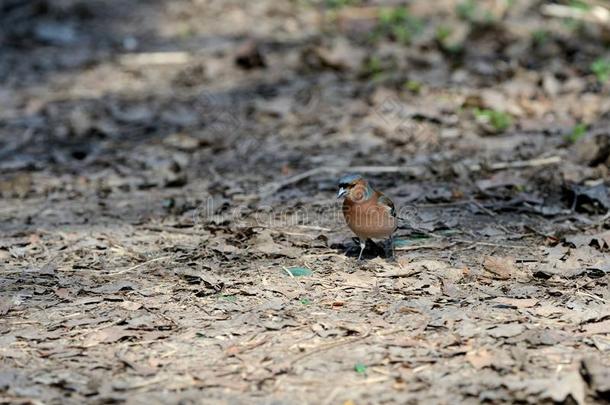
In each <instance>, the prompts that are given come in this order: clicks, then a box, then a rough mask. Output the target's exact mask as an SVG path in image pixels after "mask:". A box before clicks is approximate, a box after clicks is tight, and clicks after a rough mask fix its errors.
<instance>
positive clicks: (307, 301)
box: [300, 298, 311, 305]
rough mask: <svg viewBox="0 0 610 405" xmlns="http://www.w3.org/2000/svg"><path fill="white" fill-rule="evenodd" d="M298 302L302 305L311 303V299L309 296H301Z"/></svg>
mask: <svg viewBox="0 0 610 405" xmlns="http://www.w3.org/2000/svg"><path fill="white" fill-rule="evenodd" d="M300 303H301V304H303V305H309V304H311V300H310V299H309V298H301V300H300Z"/></svg>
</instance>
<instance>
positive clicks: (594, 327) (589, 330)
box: [583, 319, 610, 335]
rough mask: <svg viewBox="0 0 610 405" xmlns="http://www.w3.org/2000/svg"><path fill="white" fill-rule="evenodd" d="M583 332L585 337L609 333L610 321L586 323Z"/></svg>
mask: <svg viewBox="0 0 610 405" xmlns="http://www.w3.org/2000/svg"><path fill="white" fill-rule="evenodd" d="M583 331H584V334H585V335H600V334H604V333H610V319H608V320H605V321H602V322H597V323H588V324H586V325H585V326H584V327H583Z"/></svg>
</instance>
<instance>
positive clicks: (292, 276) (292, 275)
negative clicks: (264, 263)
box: [282, 266, 294, 278]
mask: <svg viewBox="0 0 610 405" xmlns="http://www.w3.org/2000/svg"><path fill="white" fill-rule="evenodd" d="M282 268H283V269H284V271H285V272H286V273H287V274H288V275H289V276H290V278H294V274H292V273H291V272H290V270H288V269H287V268H286V266H282Z"/></svg>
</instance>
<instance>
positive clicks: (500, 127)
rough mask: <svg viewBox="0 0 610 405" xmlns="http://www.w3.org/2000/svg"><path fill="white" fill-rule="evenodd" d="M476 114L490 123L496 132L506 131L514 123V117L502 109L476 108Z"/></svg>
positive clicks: (478, 117)
mask: <svg viewBox="0 0 610 405" xmlns="http://www.w3.org/2000/svg"><path fill="white" fill-rule="evenodd" d="M474 116H475V117H476V118H477V119H479V120H482V121H484V122H486V123H488V124H490V125H491V126H492V128H493V129H494V130H495V131H496V132H504V131H506V130H507V129H508V128H510V126H511V125H512V124H513V119H512V117H511V116H510V115H509V114H507V113H505V112H502V111H495V110H487V109H483V110H481V109H478V108H475V109H474Z"/></svg>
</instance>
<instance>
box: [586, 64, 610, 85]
mask: <svg viewBox="0 0 610 405" xmlns="http://www.w3.org/2000/svg"><path fill="white" fill-rule="evenodd" d="M591 71H592V72H593V73H594V74H595V76H596V77H597V81H599V82H600V83H605V82H607V81H608V79H609V78H610V59H604V58H599V59H597V60H596V61H595V62H593V63H592V64H591Z"/></svg>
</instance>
